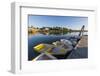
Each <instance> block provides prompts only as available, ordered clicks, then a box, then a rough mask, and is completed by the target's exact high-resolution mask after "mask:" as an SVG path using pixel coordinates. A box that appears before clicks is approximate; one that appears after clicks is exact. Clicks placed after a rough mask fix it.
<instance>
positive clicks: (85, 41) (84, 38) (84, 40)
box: [75, 36, 88, 48]
mask: <svg viewBox="0 0 100 76" xmlns="http://www.w3.org/2000/svg"><path fill="white" fill-rule="evenodd" d="M83 47H88V36H82V37H81V39H80V41H79V42H78V44H77V45H76V47H75V48H83Z"/></svg>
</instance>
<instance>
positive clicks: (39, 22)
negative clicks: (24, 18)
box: [28, 15, 88, 30]
mask: <svg viewBox="0 0 100 76" xmlns="http://www.w3.org/2000/svg"><path fill="white" fill-rule="evenodd" d="M28 19H29V20H28V26H33V27H55V26H59V27H67V28H70V29H80V28H81V27H82V25H85V29H86V30H87V29H88V28H87V26H88V17H79V16H42V15H29V16H28Z"/></svg>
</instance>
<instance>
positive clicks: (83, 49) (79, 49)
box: [67, 36, 88, 59]
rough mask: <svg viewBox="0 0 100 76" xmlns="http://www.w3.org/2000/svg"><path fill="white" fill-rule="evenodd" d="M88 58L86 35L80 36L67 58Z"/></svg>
mask: <svg viewBox="0 0 100 76" xmlns="http://www.w3.org/2000/svg"><path fill="white" fill-rule="evenodd" d="M80 58H88V36H82V37H81V39H80V40H79V42H78V44H77V45H76V47H75V48H74V50H73V51H72V52H71V53H70V55H69V56H68V57H67V59H80Z"/></svg>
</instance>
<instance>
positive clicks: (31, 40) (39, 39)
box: [28, 32, 87, 60]
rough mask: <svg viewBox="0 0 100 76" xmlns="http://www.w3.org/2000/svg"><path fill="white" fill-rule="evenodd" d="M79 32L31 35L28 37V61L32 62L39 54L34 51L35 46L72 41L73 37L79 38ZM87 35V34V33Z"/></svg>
mask: <svg viewBox="0 0 100 76" xmlns="http://www.w3.org/2000/svg"><path fill="white" fill-rule="evenodd" d="M78 34H79V32H73V33H67V34H65V35H43V34H36V35H29V36H28V60H32V59H33V58H35V57H36V56H37V55H39V53H37V52H35V50H34V49H33V47H34V46H36V45H38V44H40V43H48V44H51V43H53V42H55V41H59V40H60V39H70V37H72V36H76V37H77V36H78ZM85 34H86V35H87V33H85Z"/></svg>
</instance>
